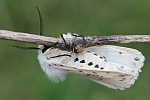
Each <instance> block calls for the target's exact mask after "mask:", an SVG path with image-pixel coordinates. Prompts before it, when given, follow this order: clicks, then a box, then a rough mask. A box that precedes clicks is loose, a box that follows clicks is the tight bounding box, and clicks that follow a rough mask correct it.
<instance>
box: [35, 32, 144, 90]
mask: <svg viewBox="0 0 150 100" xmlns="http://www.w3.org/2000/svg"><path fill="white" fill-rule="evenodd" d="M63 36H64V38H65V39H66V38H73V36H72V35H71V34H67V35H65V34H64V35H63ZM39 48H40V50H39V51H38V60H39V62H40V65H41V67H42V69H43V71H44V72H45V73H46V75H47V76H48V77H49V79H50V80H51V81H52V82H59V81H63V80H64V79H65V78H66V75H67V73H75V74H80V75H83V76H85V77H87V78H89V79H90V80H92V81H94V82H96V83H99V84H102V85H104V86H107V87H109V88H113V89H120V90H124V89H125V88H129V87H130V86H131V85H133V84H134V82H135V80H136V79H137V78H138V76H139V72H141V68H142V66H143V65H144V63H143V62H144V60H145V58H144V56H143V55H142V54H141V52H139V51H138V50H135V49H131V48H126V47H119V46H112V45H103V46H93V47H88V48H85V49H84V50H83V52H81V53H73V52H69V51H64V50H60V49H58V48H53V47H51V48H48V49H47V50H46V51H45V52H42V49H43V48H44V46H43V45H39ZM59 55H70V56H59Z"/></svg>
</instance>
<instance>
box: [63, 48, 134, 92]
mask: <svg viewBox="0 0 150 100" xmlns="http://www.w3.org/2000/svg"><path fill="white" fill-rule="evenodd" d="M77 58H78V59H77ZM97 65H98V66H97ZM60 69H63V70H66V71H68V72H71V73H75V74H80V75H83V76H86V77H88V78H90V79H91V80H93V81H95V82H97V83H99V84H102V85H105V86H108V87H110V88H113V89H121V90H123V89H125V88H128V87H130V86H131V85H132V84H134V81H135V79H136V77H134V76H133V75H132V74H130V73H128V72H124V71H120V70H119V69H118V68H116V66H114V65H111V64H109V63H108V62H106V61H105V59H104V58H102V56H101V55H96V54H95V53H92V52H88V51H83V52H82V53H78V54H76V53H73V54H72V55H71V57H66V58H65V59H63V60H62V61H61V67H60Z"/></svg>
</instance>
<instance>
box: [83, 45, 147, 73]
mask: <svg viewBox="0 0 150 100" xmlns="http://www.w3.org/2000/svg"><path fill="white" fill-rule="evenodd" d="M85 50H87V51H91V52H95V53H97V54H99V55H101V56H104V57H105V58H106V60H107V62H108V63H109V64H111V65H114V66H116V67H117V68H118V69H120V70H121V69H122V70H126V69H127V70H126V71H127V72H129V70H128V69H131V73H133V74H134V73H136V74H137V73H138V72H141V70H140V68H142V67H143V65H144V60H145V58H144V56H143V55H142V54H141V52H139V51H138V50H135V49H132V48H126V47H120V46H112V45H103V46H93V47H89V48H86V49H85Z"/></svg>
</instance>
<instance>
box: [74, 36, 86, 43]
mask: <svg viewBox="0 0 150 100" xmlns="http://www.w3.org/2000/svg"><path fill="white" fill-rule="evenodd" d="M72 36H75V37H82V39H83V41H84V44H85V42H86V40H85V38H84V36H83V35H77V34H72Z"/></svg>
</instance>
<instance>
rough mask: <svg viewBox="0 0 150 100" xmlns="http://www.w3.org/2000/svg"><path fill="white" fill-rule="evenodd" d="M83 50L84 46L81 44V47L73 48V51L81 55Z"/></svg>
mask: <svg viewBox="0 0 150 100" xmlns="http://www.w3.org/2000/svg"><path fill="white" fill-rule="evenodd" d="M83 50H84V46H83V45H81V44H79V45H77V46H75V47H74V48H73V51H74V52H75V53H81V52H82V51H83Z"/></svg>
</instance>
